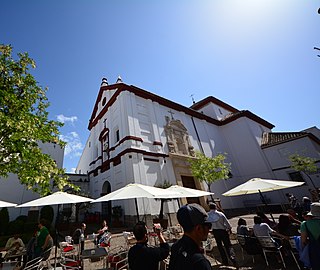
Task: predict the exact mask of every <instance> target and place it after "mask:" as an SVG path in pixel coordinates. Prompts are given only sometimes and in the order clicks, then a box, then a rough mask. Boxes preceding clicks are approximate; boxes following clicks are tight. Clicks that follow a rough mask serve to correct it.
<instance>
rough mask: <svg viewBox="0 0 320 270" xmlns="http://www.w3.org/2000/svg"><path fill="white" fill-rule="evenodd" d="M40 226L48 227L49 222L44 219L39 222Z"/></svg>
mask: <svg viewBox="0 0 320 270" xmlns="http://www.w3.org/2000/svg"><path fill="white" fill-rule="evenodd" d="M39 224H41V225H43V226H46V224H47V221H46V220H45V219H44V218H42V219H40V220H39Z"/></svg>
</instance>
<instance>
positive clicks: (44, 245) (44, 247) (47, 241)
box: [41, 234, 51, 250]
mask: <svg viewBox="0 0 320 270" xmlns="http://www.w3.org/2000/svg"><path fill="white" fill-rule="evenodd" d="M50 238H51V235H50V234H48V235H47V236H46V240H45V241H44V244H43V246H42V247H41V249H42V250H45V249H46V248H47V247H48V244H49V241H50Z"/></svg>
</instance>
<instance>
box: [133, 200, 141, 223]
mask: <svg viewBox="0 0 320 270" xmlns="http://www.w3.org/2000/svg"><path fill="white" fill-rule="evenodd" d="M134 202H135V205H136V212H137V218H138V222H139V221H140V219H139V209H138V201H137V198H134Z"/></svg>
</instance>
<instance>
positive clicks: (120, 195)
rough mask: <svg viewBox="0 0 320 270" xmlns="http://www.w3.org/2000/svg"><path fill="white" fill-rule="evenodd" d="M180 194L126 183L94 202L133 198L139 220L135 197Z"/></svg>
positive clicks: (167, 196)
mask: <svg viewBox="0 0 320 270" xmlns="http://www.w3.org/2000/svg"><path fill="white" fill-rule="evenodd" d="M176 196H181V193H179V192H176V191H171V190H168V189H163V188H157V187H152V186H146V185H142V184H136V183H135V184H128V185H126V186H125V187H123V188H120V189H118V190H115V191H113V192H111V193H109V194H107V195H104V196H102V197H100V198H98V199H96V200H94V201H93V203H95V202H106V201H115V200H125V199H135V205H136V212H137V217H138V220H139V211H138V203H137V198H149V199H171V198H176Z"/></svg>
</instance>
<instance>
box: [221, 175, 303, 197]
mask: <svg viewBox="0 0 320 270" xmlns="http://www.w3.org/2000/svg"><path fill="white" fill-rule="evenodd" d="M303 184H304V182H295V181H286V180H270V179H262V178H252V179H250V180H249V181H247V182H245V183H243V184H241V185H239V186H237V187H235V188H233V189H231V190H229V191H227V192H225V193H223V194H222V195H223V196H237V195H245V194H255V193H259V194H260V195H261V192H267V191H274V190H279V189H285V188H291V187H297V186H301V185H303Z"/></svg>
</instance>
